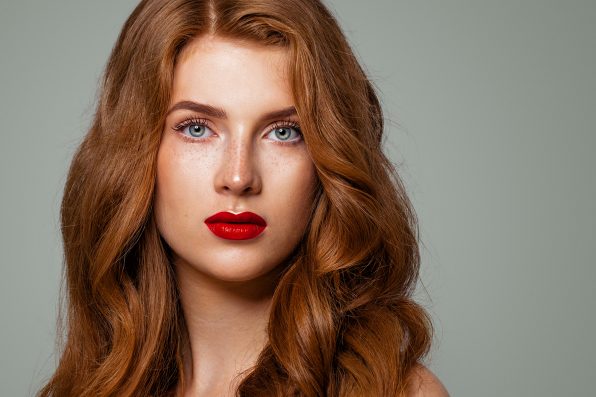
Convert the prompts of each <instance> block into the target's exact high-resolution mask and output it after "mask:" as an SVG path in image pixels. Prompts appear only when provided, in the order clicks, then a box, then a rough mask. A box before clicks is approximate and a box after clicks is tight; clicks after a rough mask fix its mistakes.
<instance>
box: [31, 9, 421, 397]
mask: <svg viewBox="0 0 596 397" xmlns="http://www.w3.org/2000/svg"><path fill="white" fill-rule="evenodd" d="M204 34H212V35H217V36H221V37H226V38H231V39H236V40H245V41H251V42H258V43H261V44H263V45H271V46H283V47H285V48H287V49H288V54H289V56H290V57H291V60H292V62H290V65H291V66H290V69H291V70H290V76H291V79H292V81H291V83H292V89H293V95H294V100H295V104H296V108H297V111H298V116H299V118H300V124H301V129H302V132H303V134H304V139H305V142H306V145H307V147H308V150H309V152H310V154H311V157H312V159H313V162H314V164H315V167H316V170H317V176H318V191H317V196H316V201H315V207H314V210H313V214H312V219H311V221H310V223H309V226H308V228H307V231H306V233H305V235H304V238H303V240H302V241H301V243H300V245H299V246H298V247H297V248H296V254H295V255H294V259H293V262H292V263H291V264H290V265H289V266H288V267H287V269H286V270H285V271H284V273H283V274H282V276H281V278H280V280H279V283H278V285H277V287H276V290H275V293H274V296H273V302H272V310H271V314H270V320H269V328H268V343H267V345H266V346H265V348H264V349H263V351H262V352H261V354H260V356H259V359H258V362H257V363H256V365H255V366H254V367H253V368H251V369H250V370H249V371H247V372H246V373H245V374H244V379H243V380H242V382H241V384H240V385H239V387H238V390H237V393H238V395H241V396H263V395H271V396H290V395H300V396H310V397H315V396H322V395H328V396H359V397H361V396H397V395H404V394H405V390H406V386H407V380H408V376H409V375H410V373H411V372H412V370H413V369H414V368H415V366H416V364H417V363H419V362H420V360H421V359H422V358H423V357H424V356H425V354H426V353H427V352H428V349H429V346H430V342H431V335H432V327H431V322H430V319H429V317H428V315H427V313H426V312H425V311H424V310H423V309H422V308H421V307H420V306H419V305H418V304H416V303H415V302H414V301H413V299H412V297H411V296H412V293H413V289H414V287H415V285H416V283H417V280H418V269H419V263H420V258H419V251H418V237H417V221H416V216H415V213H414V210H413V208H412V205H411V203H410V201H409V200H408V197H407V195H406V193H405V189H404V187H403V184H402V182H401V180H400V178H399V176H398V175H397V173H396V172H395V169H394V167H393V166H392V164H391V162H390V161H389V160H388V159H387V158H386V156H385V155H384V153H383V151H382V135H383V116H382V112H381V107H380V104H379V101H378V99H377V96H376V94H375V91H374V89H373V87H372V86H371V83H370V82H369V80H368V78H367V77H366V75H365V73H364V72H363V70H362V68H361V67H360V65H359V63H358V62H357V60H356V58H355V56H354V54H353V52H352V50H351V49H350V47H349V45H348V43H347V42H346V39H345V37H344V35H343V33H342V32H341V30H340V28H339V26H338V24H337V22H336V21H335V19H334V18H333V16H332V15H331V14H330V12H329V11H328V10H327V9H326V8H325V7H324V6H323V5H322V4H321V3H320V2H319V1H317V0H171V1H170V0H168V1H165V0H145V1H141V3H140V4H139V5H138V6H137V7H136V8H135V10H134V11H133V13H132V14H131V15H130V17H129V18H128V20H127V21H126V23H125V25H124V28H123V30H122V32H121V34H120V36H119V38H118V41H117V43H116V45H115V47H114V49H113V51H112V54H111V56H110V59H109V62H108V64H107V67H106V71H105V75H104V79H103V83H102V87H101V95H100V99H99V103H98V107H97V112H96V114H95V118H94V121H93V124H92V126H91V128H90V130H89V132H88V133H87V135H86V136H85V138H84V140H83V142H82V143H81V145H80V147H79V149H78V151H77V153H76V154H75V156H74V159H73V161H72V164H71V167H70V170H69V174H68V180H67V182H66V186H65V190H64V198H63V202H62V209H61V223H62V235H63V241H64V252H65V277H66V287H67V288H66V294H67V296H66V297H67V317H66V339H65V344H64V348H63V351H62V356H61V359H60V362H59V365H58V368H57V369H56V372H55V373H54V375H53V377H52V378H51V379H50V380H49V382H48V383H47V384H46V386H45V387H44V388H43V389H42V390H41V391H40V393H39V395H40V396H56V397H58V396H73V395H76V396H112V395H118V396H133V395H134V396H149V395H151V396H160V395H165V394H167V393H169V392H171V391H172V390H174V389H175V388H176V386H177V385H178V384H179V382H181V381H182V379H183V376H182V375H183V371H184V367H183V364H182V360H181V351H182V348H183V346H184V344H185V343H186V342H187V340H186V334H185V324H184V318H183V316H182V312H181V308H180V304H179V302H178V291H177V287H176V280H175V277H174V273H173V270H172V266H171V257H170V252H169V248H168V247H167V245H166V244H165V242H164V241H163V240H162V239H161V237H160V235H159V231H158V230H157V227H156V223H155V220H154V217H153V210H152V204H153V195H154V190H155V175H156V155H157V150H158V148H159V144H160V137H161V132H162V130H163V124H164V119H165V112H166V110H167V106H168V104H169V100H170V90H171V83H172V77H173V68H174V65H175V62H176V59H177V57H178V55H179V54H180V52H181V51H182V50H183V49H184V47H185V45H186V44H187V43H188V42H189V41H190V40H192V39H194V38H196V37H198V36H200V35H204Z"/></svg>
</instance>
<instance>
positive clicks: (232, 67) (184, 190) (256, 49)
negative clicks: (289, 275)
mask: <svg viewBox="0 0 596 397" xmlns="http://www.w3.org/2000/svg"><path fill="white" fill-rule="evenodd" d="M289 59H290V54H289V52H288V51H287V50H286V49H284V48H278V47H266V46H262V45H260V44H255V43H246V42H236V41H234V40H229V39H223V38H219V37H212V36H204V37H199V38H196V39H195V40H194V41H192V42H190V43H189V44H188V45H187V46H186V47H185V48H184V49H183V51H182V52H181V54H180V56H179V58H178V62H177V63H176V66H175V68H174V81H173V85H172V93H171V98H170V104H169V106H168V110H166V119H165V123H164V129H163V131H162V139H161V141H160V147H159V152H158V156H157V175H156V195H155V202H154V211H155V218H156V224H157V227H158V230H159V233H160V235H161V237H162V238H163V240H164V242H165V243H166V244H168V246H169V248H170V249H171V250H172V253H173V255H172V257H173V258H172V260H173V262H174V266H175V269H176V273H177V277H179V279H180V280H186V281H185V282H187V281H188V280H190V279H193V278H203V277H204V278H206V279H209V280H218V282H219V281H224V282H249V281H257V280H258V279H259V278H261V277H263V278H266V277H268V275H269V274H271V273H272V272H273V271H274V270H275V269H276V268H278V267H279V266H283V265H286V264H287V262H286V260H287V259H288V258H289V257H290V256H291V254H292V253H293V252H294V251H295V248H296V246H297V244H299V243H300V240H301V239H302V237H303V235H304V233H305V231H306V229H307V226H308V221H309V217H310V214H311V212H312V206H313V200H314V196H315V188H316V185H317V183H316V182H317V178H316V170H315V167H314V164H313V162H312V159H311V157H310V154H309V152H308V148H307V146H306V143H305V141H304V139H303V136H302V132H301V131H302V130H301V129H300V117H299V115H298V112H297V110H296V103H295V101H294V97H293V95H292V90H291V84H290V79H289V76H288V60H289Z"/></svg>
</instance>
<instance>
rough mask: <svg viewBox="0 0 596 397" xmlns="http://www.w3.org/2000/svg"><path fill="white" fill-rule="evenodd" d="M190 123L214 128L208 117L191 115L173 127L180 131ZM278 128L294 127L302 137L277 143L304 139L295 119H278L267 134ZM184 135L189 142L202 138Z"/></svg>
mask: <svg viewBox="0 0 596 397" xmlns="http://www.w3.org/2000/svg"><path fill="white" fill-rule="evenodd" d="M189 125H200V126H204V127H207V128H209V129H212V128H211V127H210V126H209V121H208V120H207V119H203V118H198V117H191V118H188V119H186V120H183V121H182V122H180V123H178V124H176V125H175V126H174V127H172V129H173V130H174V131H177V132H180V131H182V130H183V129H184V128H186V127H188V126H189ZM277 128H292V129H294V130H295V131H296V132H297V133H298V134H299V135H300V139H294V140H292V141H289V142H284V141H274V142H275V143H276V144H279V145H287V146H290V145H295V144H297V143H298V142H300V141H301V140H302V130H301V129H300V124H299V123H298V122H296V121H293V120H280V121H276V122H275V123H273V124H271V125H270V126H269V127H268V132H267V134H269V133H271V131H273V130H275V129H277ZM180 135H181V136H182V139H184V140H186V141H188V142H193V143H194V142H197V141H200V140H202V139H200V138H195V139H193V138H190V137H188V136H186V135H184V134H180Z"/></svg>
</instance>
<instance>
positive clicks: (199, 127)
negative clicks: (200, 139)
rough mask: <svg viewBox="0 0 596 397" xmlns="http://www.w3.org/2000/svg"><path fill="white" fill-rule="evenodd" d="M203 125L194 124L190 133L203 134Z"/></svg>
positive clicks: (194, 134)
mask: <svg viewBox="0 0 596 397" xmlns="http://www.w3.org/2000/svg"><path fill="white" fill-rule="evenodd" d="M202 129H203V126H202V125H192V126H191V127H190V134H191V135H193V136H201V135H203V131H202Z"/></svg>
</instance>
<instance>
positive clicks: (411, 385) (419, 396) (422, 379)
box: [407, 365, 449, 397]
mask: <svg viewBox="0 0 596 397" xmlns="http://www.w3.org/2000/svg"><path fill="white" fill-rule="evenodd" d="M407 396H408V397H449V393H447V389H445V386H443V384H442V383H441V381H440V380H439V378H437V377H436V376H435V374H433V373H432V372H431V371H430V370H429V369H428V368H426V367H424V366H422V365H419V366H417V367H416V368H415V369H414V370H412V373H411V375H410V379H409V382H408V389H407Z"/></svg>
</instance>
